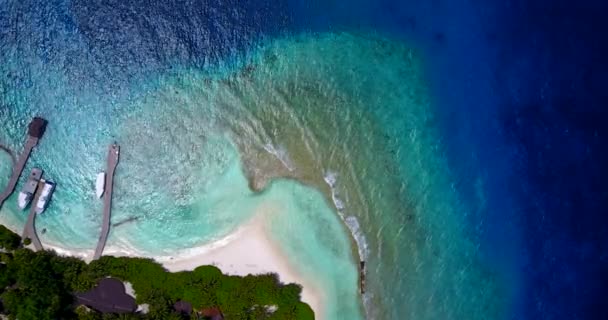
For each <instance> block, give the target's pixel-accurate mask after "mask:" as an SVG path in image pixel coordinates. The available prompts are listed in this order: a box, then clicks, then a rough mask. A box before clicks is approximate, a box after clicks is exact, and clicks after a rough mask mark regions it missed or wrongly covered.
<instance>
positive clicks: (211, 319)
mask: <svg viewBox="0 0 608 320" xmlns="http://www.w3.org/2000/svg"><path fill="white" fill-rule="evenodd" d="M201 314H202V315H203V319H206V320H224V315H223V314H222V311H220V309H218V308H208V309H203V310H202V311H201Z"/></svg>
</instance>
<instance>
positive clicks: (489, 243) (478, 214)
mask: <svg viewBox="0 0 608 320" xmlns="http://www.w3.org/2000/svg"><path fill="white" fill-rule="evenodd" d="M606 13H608V4H606V3H602V2H599V1H597V2H592V1H562V0H560V1H507V2H503V1H500V2H499V1H496V2H481V1H440V0H436V1H425V2H421V1H418V2H415V1H374V2H371V1H349V2H341V1H325V2H318V3H311V2H308V1H274V2H263V1H207V2H202V1H173V2H169V1H157V2H148V1H55V2H48V3H47V2H35V1H31V2H28V1H19V2H16V1H14V2H13V1H4V0H0V59H3V61H2V63H3V64H5V65H7V66H5V67H4V68H3V69H2V71H3V72H4V73H5V74H3V75H1V78H0V81H2V82H4V85H5V86H4V87H6V88H8V87H10V88H11V90H16V91H18V90H23V92H24V96H23V97H22V99H25V100H26V101H27V102H28V103H31V104H42V103H46V101H42V99H43V98H42V97H43V95H40V94H37V92H36V91H37V90H40V89H37V88H33V87H32V83H31V80H30V79H28V77H27V75H25V76H24V75H23V73H22V72H21V71H20V70H22V69H23V66H24V65H26V64H28V63H30V64H31V65H34V66H37V65H39V66H48V67H49V68H50V69H51V70H52V69H53V67H52V66H54V65H59V64H60V65H61V68H64V69H66V70H68V72H66V74H69V78H68V79H67V81H68V82H70V83H72V84H73V85H74V86H76V87H78V86H82V89H83V90H89V91H93V92H97V93H98V94H99V95H101V96H104V97H113V99H115V100H112V103H110V104H109V106H108V108H112V107H113V106H116V105H119V104H120V101H121V100H122V99H129V98H126V96H128V95H127V94H124V91H126V90H127V89H125V87H126V84H128V83H131V82H132V81H137V80H138V79H145V78H146V77H147V76H148V75H150V74H157V73H171V72H172V70H171V67H172V66H173V65H175V64H180V65H188V66H192V67H193V68H194V67H200V68H204V67H205V66H207V65H209V64H213V63H215V62H217V61H230V60H231V59H232V58H234V57H237V56H239V54H241V53H242V52H244V51H247V49H248V48H249V46H251V45H252V44H253V43H255V42H257V41H263V40H267V39H272V38H274V37H285V36H288V35H291V34H297V33H300V32H311V31H312V32H320V33H321V32H327V31H334V32H335V31H349V32H373V33H377V34H379V35H382V36H386V37H390V38H393V39H398V41H403V42H406V43H408V45H411V46H413V47H415V48H416V49H418V50H420V52H421V53H422V54H421V55H422V59H423V63H424V66H425V70H426V74H425V76H427V77H428V81H429V86H430V94H431V97H432V99H433V108H434V111H435V114H436V118H437V119H436V121H437V123H436V127H437V128H438V130H439V132H440V137H441V142H442V146H443V148H444V149H445V154H446V158H447V161H448V163H449V168H450V170H451V173H452V175H453V177H454V181H453V187H454V189H455V190H456V192H457V193H458V195H459V197H460V199H462V200H463V201H465V202H467V203H468V207H470V208H472V211H471V213H470V214H468V215H467V216H466V219H467V221H468V223H469V224H470V225H469V227H468V228H467V229H468V230H471V235H470V236H471V237H472V238H474V239H476V242H477V243H478V244H479V248H480V249H479V252H480V256H481V257H482V259H483V261H484V263H485V264H488V265H491V266H492V269H493V270H495V271H496V272H497V273H498V274H499V277H500V278H502V279H504V280H505V281H512V282H513V286H514V288H516V289H515V293H514V294H513V297H512V301H511V302H510V303H509V304H508V305H509V307H508V308H507V309H506V310H504V313H505V314H504V318H506V319H604V318H608V310H607V308H606V306H605V304H606V302H608V300H607V298H606V297H607V296H608V295H607V294H606V291H607V290H606V288H607V287H608V274H607V273H608V271H606V270H608V248H607V245H606V243H608V242H607V241H608V221H607V220H608V217H607V216H606V213H608V212H607V209H606V208H608V203H607V202H608V200H607V199H608V191H607V190H608V189H607V188H606V187H605V181H606V180H607V179H608V170H607V169H606V166H605V165H604V164H605V163H608V159H607V158H608V156H607V151H606V146H607V145H608V144H607V143H606V142H607V141H608V137H607V135H608V129H606V128H607V127H606V120H608V116H607V115H606V110H605V108H606V105H607V104H608V93H607V92H608V91H606V85H607V84H608V83H607V82H608V81H607V80H606V76H607V75H608V67H607V66H608V64H607V63H605V61H604V60H605V57H607V56H608V43H607V36H606V35H605V34H604V33H605V31H606V30H608V22H606V21H605V18H604V16H605V14H606ZM137 17H145V18H141V19H137ZM53 39H61V40H62V41H55V40H53ZM20 47H21V50H20ZM24 48H26V49H24ZM81 48H88V50H86V51H84V50H81ZM15 50H17V51H18V52H19V56H20V59H21V61H20V62H18V64H17V65H11V63H10V61H7V60H8V59H9V58H8V57H10V56H11V54H9V53H10V52H13V53H14V52H15ZM58 61H60V62H61V63H58ZM83 63H84V64H89V65H87V66H86V67H83V66H82V64H83ZM83 70H95V71H96V72H95V73H94V74H90V73H86V74H85V73H83V72H84V71H83ZM90 83H94V84H95V85H94V86H90V87H88V85H89V84H90ZM0 84H3V83H0ZM49 88H52V84H49ZM26 93H27V94H26ZM18 102H19V101H18ZM19 103H22V102H19ZM53 103H56V104H60V103H62V101H53ZM0 108H1V109H0V114H1V113H8V114H10V113H11V112H14V110H12V109H11V107H10V105H8V104H7V105H0ZM31 110H36V109H35V108H33V107H32V109H31ZM11 134H12V135H18V134H17V133H14V132H9V133H8V135H11ZM19 134H20V132H19ZM480 177H481V179H480ZM394 303H399V302H398V301H394Z"/></svg>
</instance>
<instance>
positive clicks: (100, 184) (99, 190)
mask: <svg viewBox="0 0 608 320" xmlns="http://www.w3.org/2000/svg"><path fill="white" fill-rule="evenodd" d="M105 189H106V173H105V172H100V173H98V174H97V181H96V182H95V195H97V198H101V197H102V196H103V192H104V191H105Z"/></svg>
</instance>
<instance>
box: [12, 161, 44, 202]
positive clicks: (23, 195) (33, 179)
mask: <svg viewBox="0 0 608 320" xmlns="http://www.w3.org/2000/svg"><path fill="white" fill-rule="evenodd" d="M40 178H42V170H40V169H38V168H34V169H32V172H31V173H30V176H29V177H28V179H27V181H26V182H25V185H23V188H22V189H21V192H19V195H18V196H17V206H18V207H19V209H21V210H23V209H25V207H27V206H28V205H29V204H30V201H32V197H33V196H34V193H35V192H36V189H37V188H38V182H39V181H40Z"/></svg>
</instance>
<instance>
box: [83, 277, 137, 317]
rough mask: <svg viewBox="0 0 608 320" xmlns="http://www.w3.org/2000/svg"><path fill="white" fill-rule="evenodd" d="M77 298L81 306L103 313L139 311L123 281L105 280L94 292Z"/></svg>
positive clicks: (102, 280) (90, 291)
mask: <svg viewBox="0 0 608 320" xmlns="http://www.w3.org/2000/svg"><path fill="white" fill-rule="evenodd" d="M75 296H76V301H77V303H78V304H79V305H83V306H86V307H88V308H91V309H95V310H97V311H99V312H101V313H133V312H135V310H137V303H135V298H133V297H132V296H130V295H128V294H127V293H126V291H125V285H124V284H123V283H122V281H120V280H118V279H114V278H103V279H101V280H100V281H99V283H98V284H97V286H96V287H95V288H93V289H92V290H89V291H87V292H82V293H76V295H75Z"/></svg>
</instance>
